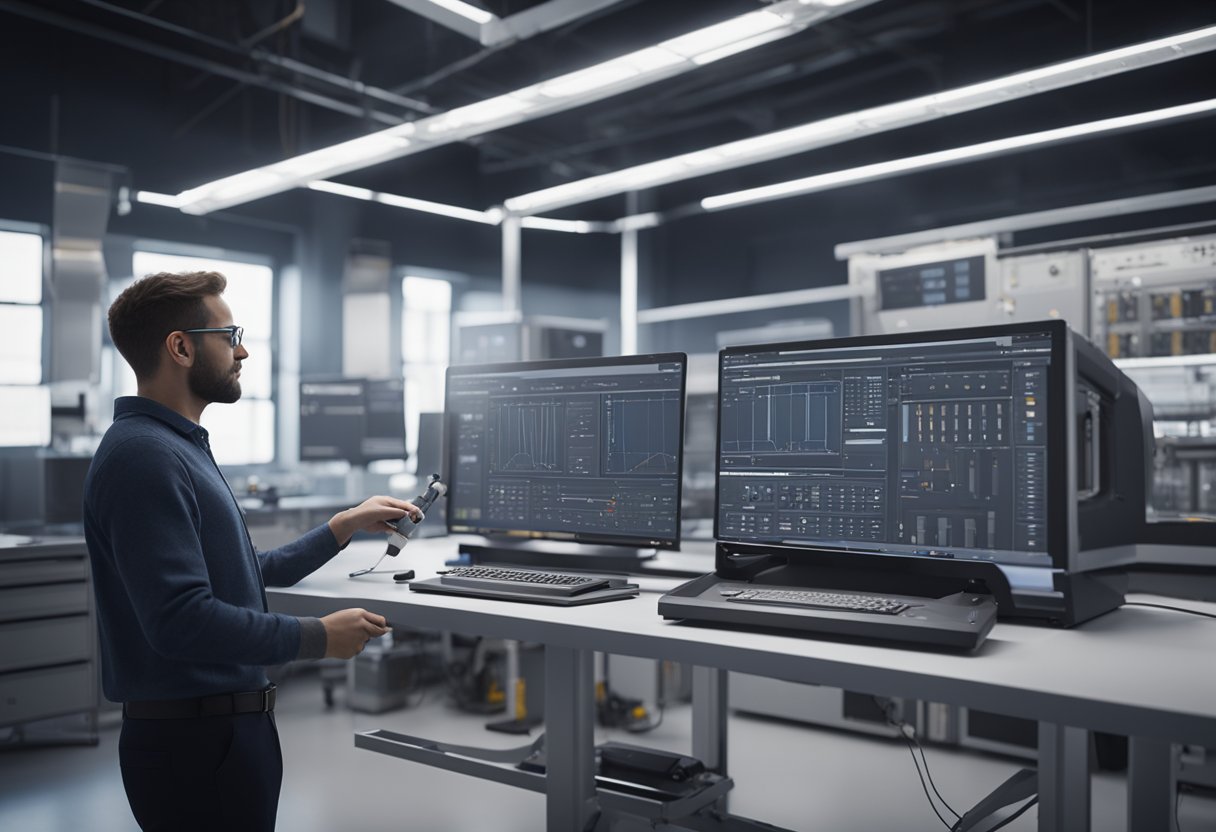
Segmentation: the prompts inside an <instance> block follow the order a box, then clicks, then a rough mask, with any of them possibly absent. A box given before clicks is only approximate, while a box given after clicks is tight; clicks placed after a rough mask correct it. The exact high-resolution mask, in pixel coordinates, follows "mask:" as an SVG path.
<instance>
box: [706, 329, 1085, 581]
mask: <svg viewBox="0 0 1216 832" xmlns="http://www.w3.org/2000/svg"><path fill="white" fill-rule="evenodd" d="M1036 332H1046V333H1048V334H1049V335H1050V337H1051V359H1050V363H1049V365H1048V374H1047V386H1048V396H1049V400H1050V401H1052V402H1056V403H1057V404H1056V405H1055V406H1053V407H1052V410H1051V413H1052V414H1054V415H1049V417H1048V421H1047V501H1048V502H1047V505H1048V511H1047V554H1048V555H1049V556H1050V557H1051V563H1052V567H1051V568H1054V569H1061V570H1066V569H1068V568H1069V564H1070V561H1071V554H1070V548H1071V547H1070V544H1069V529H1070V526H1071V523H1072V517H1073V511H1072V509H1071V506H1070V504H1069V502H1068V497H1067V487H1068V484H1069V483H1070V482H1072V471H1071V458H1070V457H1071V454H1070V452H1069V447H1068V421H1069V419H1070V418H1071V412H1072V411H1071V408H1070V407H1069V405H1068V402H1069V399H1068V396H1067V395H1066V393H1067V390H1068V378H1069V370H1070V363H1069V359H1068V338H1069V330H1068V325H1067V324H1066V323H1065V322H1064V321H1062V320H1058V319H1055V320H1044V321H1032V322H1028V323H1013V324H996V325H990V326H978V327H967V328H963V329H948V330H916V331H910V332H899V333H882V334H876V335H857V336H848V337H841V338H825V339H821V340H814V341H788V342H778V343H771V344H745V345H740V346H734V347H726V348H725V349H722V350H720V351H719V352H718V432H717V444H716V447H717V456H718V461H717V465H716V466H715V468H716V473H715V476H714V540H715V541H717V542H718V543H720V544H722V545H724V546H728V547H730V546H739V547H748V548H755V547H764V546H766V545H770V546H780V548H781V549H782V550H783V551H787V552H788V551H796V552H806V553H807V557H808V558H813V557H814V553H816V552H826V551H831V552H843V553H847V554H849V555H856V556H858V557H859V558H864V557H882V558H907V559H909V560H913V561H921V560H924V559H926V558H927V557H928V556H925V555H916V554H912V553H907V552H889V551H886V552H884V551H878V550H876V549H875V550H869V549H866V548H864V547H862V546H859V547H858V548H852V547H850V548H849V549H835V548H832V547H830V546H828V545H825V544H822V543H814V542H811V541H808V542H807V543H806V544H805V545H799V544H797V543H793V542H789V541H785V542H781V543H766V542H764V541H751V540H740V539H738V538H734V537H727V538H724V537H722V535H721V529H720V527H719V524H720V522H721V517H722V504H721V499H722V378H723V370H724V367H725V364H726V358H727V357H728V356H733V355H738V354H745V353H750V352H773V351H778V350H780V351H791V352H792V351H807V352H811V351H818V350H822V351H827V350H833V349H842V348H848V347H881V346H900V345H904V344H916V343H922V342H926V341H946V342H948V341H965V340H974V339H978V338H993V337H1001V336H1006V335H1022V334H1031V333H1036ZM859 543H860V542H859ZM966 562H970V560H963V561H960V563H966ZM981 562H986V561H981ZM996 563H998V564H1001V561H996ZM1043 568H1047V567H1043Z"/></svg>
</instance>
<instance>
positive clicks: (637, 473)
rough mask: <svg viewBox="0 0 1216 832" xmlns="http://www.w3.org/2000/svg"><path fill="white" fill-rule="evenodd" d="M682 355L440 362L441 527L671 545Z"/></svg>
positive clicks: (675, 539)
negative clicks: (443, 366)
mask: <svg viewBox="0 0 1216 832" xmlns="http://www.w3.org/2000/svg"><path fill="white" fill-rule="evenodd" d="M686 364H687V360H686V357H685V356H684V355H683V354H682V353H670V354H663V355H641V356H626V357H620V358H587V359H573V360H566V361H535V362H524V363H516V364H496V365H489V366H475V367H450V368H449V369H448V371H447V399H446V409H445V410H446V414H447V426H448V428H447V434H448V437H449V438H448V449H449V465H448V474H449V476H450V477H451V483H450V486H451V488H450V490H449V492H448V528H449V530H450V531H453V532H473V533H479V534H490V535H505V536H511V537H535V538H550V539H558V540H561V539H565V540H576V541H582V542H595V543H616V544H622V545H634V546H647V547H651V546H657V547H668V548H674V547H675V546H677V545H678V543H679V539H680V529H679V517H680V476H681V465H682V463H681V459H682V454H681V444H682V437H683V428H684V425H683V421H684V415H683V414H684V408H683V402H684V378H685V369H686Z"/></svg>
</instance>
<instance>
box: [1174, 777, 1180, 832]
mask: <svg viewBox="0 0 1216 832" xmlns="http://www.w3.org/2000/svg"><path fill="white" fill-rule="evenodd" d="M1181 811H1182V785H1181V784H1179V786H1178V794H1176V795H1175V796H1174V832H1182V822H1181V821H1179V820H1178V813H1179V812H1181Z"/></svg>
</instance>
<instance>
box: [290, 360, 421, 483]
mask: <svg viewBox="0 0 1216 832" xmlns="http://www.w3.org/2000/svg"><path fill="white" fill-rule="evenodd" d="M405 457H406V451H405V383H404V381H403V380H402V379H386V380H382V381H369V380H367V379H361V378H333V379H310V380H304V381H301V382H300V461H301V462H325V461H332V460H345V461H346V462H349V463H350V464H351V465H366V464H367V463H368V462H372V461H374V460H378V459H405Z"/></svg>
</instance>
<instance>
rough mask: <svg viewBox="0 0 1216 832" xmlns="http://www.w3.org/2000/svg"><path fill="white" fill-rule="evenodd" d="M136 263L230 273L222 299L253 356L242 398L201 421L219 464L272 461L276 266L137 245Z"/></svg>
mask: <svg viewBox="0 0 1216 832" xmlns="http://www.w3.org/2000/svg"><path fill="white" fill-rule="evenodd" d="M132 269H133V271H134V272H135V274H136V276H137V277H143V276H144V275H148V274H155V273H156V272H188V271H216V272H220V273H221V274H223V275H224V276H225V277H227V278H228V288H227V289H225V290H224V300H225V301H226V302H227V303H228V305H229V306H230V307H231V308H232V322H233V323H235V324H238V325H240V326H243V327H245V340H244V342H243V343H244V345H245V349H247V350H248V351H249V358H248V359H246V360H245V363H244V364H243V366H242V368H241V400H240V401H239V402H236V403H235V404H215V405H212V406H210V407H208V408H207V410H206V411H204V413H203V427H205V428H206V429H207V430H208V431H209V432H210V433H211V449H212V452H213V453H214V454H215V459H216V461H217V462H219V463H220V464H221V465H255V464H260V463H266V462H273V461H274V455H275V430H274V426H275V405H274V399H273V395H272V392H273V384H272V378H273V375H272V371H273V368H274V358H273V349H272V346H271V345H272V344H273V343H274V342H273V335H274V333H273V331H272V327H273V321H274V272H273V271H272V270H271V269H270V267H269V266H261V265H255V264H252V263H242V262H238V261H233V260H221V259H218V258H214V257H187V256H183V255H179V254H160V253H158V252H152V251H136V252H135V255H134V257H133V258H132Z"/></svg>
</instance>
